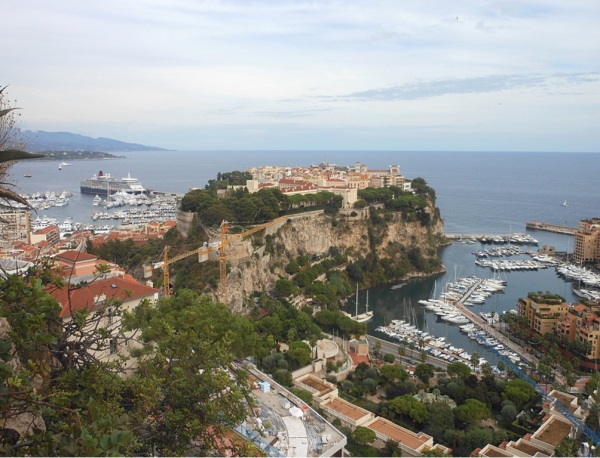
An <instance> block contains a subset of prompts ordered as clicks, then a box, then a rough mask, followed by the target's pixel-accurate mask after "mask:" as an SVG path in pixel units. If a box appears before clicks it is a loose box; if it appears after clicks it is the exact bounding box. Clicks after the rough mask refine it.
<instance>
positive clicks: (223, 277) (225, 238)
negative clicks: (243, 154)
mask: <svg viewBox="0 0 600 458" xmlns="http://www.w3.org/2000/svg"><path fill="white" fill-rule="evenodd" d="M287 218H288V217H287V216H281V217H279V218H275V219H274V220H272V221H269V222H268V223H264V224H259V225H258V226H254V227H253V228H252V229H249V230H247V231H244V232H241V233H239V234H232V235H228V234H229V223H228V222H227V221H223V223H221V234H220V241H219V244H218V246H214V247H210V246H206V245H204V246H202V247H201V248H198V249H195V250H192V251H188V252H185V253H181V254H178V255H176V256H173V257H172V258H170V259H169V257H168V251H169V247H165V249H164V251H163V260H162V262H159V263H157V264H155V265H154V266H153V268H155V269H158V268H160V269H162V270H163V296H164V297H169V296H170V295H171V291H170V288H169V282H170V276H169V266H170V265H171V264H173V263H174V262H176V261H179V260H180V259H183V258H187V257H188V256H191V255H194V254H197V255H198V256H199V257H200V256H203V255H208V254H209V253H211V252H213V251H218V252H219V277H220V278H219V280H220V281H219V299H220V300H221V302H223V303H224V304H227V301H228V295H227V255H226V254H225V249H226V248H227V246H229V244H230V243H233V242H235V241H237V240H241V239H243V238H244V237H247V236H249V235H252V234H254V233H256V232H259V231H261V230H263V229H266V228H267V227H270V226H273V225H275V224H277V223H281V222H283V221H285V220H287Z"/></svg>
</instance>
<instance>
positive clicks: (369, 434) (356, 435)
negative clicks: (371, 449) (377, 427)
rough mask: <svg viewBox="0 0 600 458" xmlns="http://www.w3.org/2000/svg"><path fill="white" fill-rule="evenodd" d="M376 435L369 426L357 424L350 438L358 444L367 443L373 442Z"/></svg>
mask: <svg viewBox="0 0 600 458" xmlns="http://www.w3.org/2000/svg"><path fill="white" fill-rule="evenodd" d="M375 439H377V436H376V435H375V431H373V430H372V429H369V428H365V427H364V426H357V427H356V429H355V430H354V431H352V440H353V441H354V442H356V443H357V444H359V445H368V444H372V443H373V442H375Z"/></svg>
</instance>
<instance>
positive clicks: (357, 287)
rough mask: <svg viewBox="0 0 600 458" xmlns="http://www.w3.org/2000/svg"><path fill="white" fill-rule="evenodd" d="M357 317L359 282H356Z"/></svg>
mask: <svg viewBox="0 0 600 458" xmlns="http://www.w3.org/2000/svg"><path fill="white" fill-rule="evenodd" d="M355 305H356V315H355V316H356V317H357V318H358V282H357V283H356V304H355Z"/></svg>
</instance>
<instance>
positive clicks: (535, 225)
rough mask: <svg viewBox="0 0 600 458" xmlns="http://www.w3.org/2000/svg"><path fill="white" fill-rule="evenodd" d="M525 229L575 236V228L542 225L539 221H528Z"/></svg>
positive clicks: (548, 224)
mask: <svg viewBox="0 0 600 458" xmlns="http://www.w3.org/2000/svg"><path fill="white" fill-rule="evenodd" d="M525 227H527V229H534V230H538V231H547V232H556V233H558V234H566V235H575V232H577V230H578V229H577V228H576V227H570V226H561V225H560V224H550V223H542V222H539V221H529V222H528V223H527V224H525Z"/></svg>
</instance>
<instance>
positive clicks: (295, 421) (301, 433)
mask: <svg viewBox="0 0 600 458" xmlns="http://www.w3.org/2000/svg"><path fill="white" fill-rule="evenodd" d="M281 419H282V420H283V423H284V424H285V427H286V429H287V434H288V443H289V449H288V453H287V456H308V436H307V434H306V428H305V427H304V424H303V423H302V420H300V419H299V418H296V417H292V416H289V417H282V418H281Z"/></svg>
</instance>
